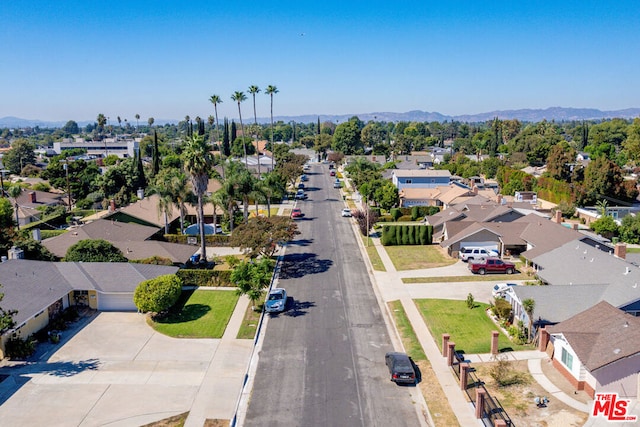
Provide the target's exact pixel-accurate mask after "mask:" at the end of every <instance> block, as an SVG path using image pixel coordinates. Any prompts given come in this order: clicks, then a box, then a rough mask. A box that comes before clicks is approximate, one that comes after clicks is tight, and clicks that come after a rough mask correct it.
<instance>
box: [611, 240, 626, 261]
mask: <svg viewBox="0 0 640 427" xmlns="http://www.w3.org/2000/svg"><path fill="white" fill-rule="evenodd" d="M613 255H615V256H616V257H618V258H620V259H626V258H627V244H626V243H616V245H615V246H614V247H613Z"/></svg>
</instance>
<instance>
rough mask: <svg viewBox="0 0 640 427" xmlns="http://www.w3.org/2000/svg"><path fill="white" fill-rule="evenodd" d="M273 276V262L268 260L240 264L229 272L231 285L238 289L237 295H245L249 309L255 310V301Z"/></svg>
mask: <svg viewBox="0 0 640 427" xmlns="http://www.w3.org/2000/svg"><path fill="white" fill-rule="evenodd" d="M272 276H273V262H272V261H271V260H270V259H269V258H262V259H260V260H257V261H256V260H251V261H245V262H241V263H239V264H238V265H236V267H235V268H234V269H233V271H232V272H231V283H233V284H235V285H236V286H237V287H238V289H237V290H236V292H237V293H238V295H246V296H247V297H249V300H250V301H251V308H252V309H253V310H255V309H256V301H258V300H259V299H260V297H262V294H263V292H264V289H266V288H267V286H269V283H270V282H271V277H272Z"/></svg>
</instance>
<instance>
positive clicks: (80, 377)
mask: <svg viewBox="0 0 640 427" xmlns="http://www.w3.org/2000/svg"><path fill="white" fill-rule="evenodd" d="M224 341H225V339H224V338H223V339H174V338H169V337H166V336H164V335H161V334H158V333H156V332H154V331H153V330H152V329H151V328H150V327H149V326H147V325H146V323H145V319H144V316H143V315H141V314H137V313H99V314H98V315H97V316H96V317H95V318H94V319H93V320H92V321H91V322H90V323H88V324H87V325H86V326H85V327H84V328H82V329H81V330H80V331H78V332H77V333H76V334H75V335H73V336H72V337H70V339H69V340H68V341H67V342H66V343H64V345H63V346H62V347H60V348H59V349H57V351H55V352H54V353H52V354H51V355H50V356H48V355H45V357H43V358H42V359H40V360H39V361H38V362H36V363H31V364H21V365H16V366H13V367H6V366H5V367H3V368H2V369H1V370H0V373H2V374H9V375H10V377H9V378H7V379H5V380H4V381H3V382H2V383H0V396H2V405H1V406H0V425H6V426H9V425H14V426H19V425H22V426H27V425H29V426H31V425H33V426H36V425H48V426H140V425H143V424H146V423H150V422H153V421H157V420H160V419H162V418H165V417H169V416H173V415H177V414H180V413H183V412H187V411H191V412H192V414H191V415H194V414H193V412H194V409H195V412H196V414H195V415H196V416H197V417H199V418H201V420H202V422H204V419H205V418H215V417H220V418H226V419H229V418H230V416H231V415H232V414H233V410H234V408H235V403H236V400H237V396H238V393H239V390H240V388H241V384H242V378H243V376H244V373H245V370H246V366H247V361H248V358H249V355H250V349H251V344H252V341H251V340H235V339H234V340H229V341H228V342H227V343H226V344H225V343H224ZM229 352H232V354H234V357H231V358H230V357H229ZM217 382H219V384H217ZM203 384H204V385H206V387H202V386H203ZM217 386H219V387H217ZM230 386H232V388H233V389H234V390H235V392H233V391H234V390H229V388H230ZM225 392H226V393H225ZM203 394H206V396H204V395H203ZM222 396H224V397H222ZM198 402H209V403H205V404H204V405H202V404H199V403H198ZM191 415H190V418H191ZM199 421H200V420H198V422H196V423H195V424H196V425H198V424H199V425H202V423H201V422H199Z"/></svg>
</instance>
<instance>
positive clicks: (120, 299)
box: [98, 293, 137, 311]
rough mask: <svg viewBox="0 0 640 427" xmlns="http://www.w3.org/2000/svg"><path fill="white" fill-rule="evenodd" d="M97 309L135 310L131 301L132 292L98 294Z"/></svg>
mask: <svg viewBox="0 0 640 427" xmlns="http://www.w3.org/2000/svg"><path fill="white" fill-rule="evenodd" d="M98 298H99V300H98V310H101V311H137V309H136V306H135V304H134V303H133V294H131V293H118V294H102V293H101V294H98Z"/></svg>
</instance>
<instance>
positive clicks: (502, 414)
mask: <svg viewBox="0 0 640 427" xmlns="http://www.w3.org/2000/svg"><path fill="white" fill-rule="evenodd" d="M498 336H499V333H498V332H497V331H493V332H492V337H491V353H492V354H494V355H496V356H497V354H498ZM442 356H443V357H445V358H446V359H447V365H449V366H450V367H451V370H452V371H453V373H454V374H455V375H456V377H458V379H459V380H460V389H461V390H462V391H464V392H465V393H466V394H467V397H468V398H469V400H470V401H471V403H472V404H473V406H474V407H475V416H476V418H477V419H479V420H482V421H483V424H484V425H490V426H492V427H515V424H513V421H512V420H511V418H510V417H509V414H507V412H506V411H505V410H504V408H503V407H502V404H500V402H499V401H498V399H497V398H495V397H491V395H490V394H489V391H488V390H487V389H486V388H485V386H484V382H483V381H482V380H481V379H480V378H478V376H477V375H476V374H475V372H473V369H472V368H471V364H470V363H468V362H467V361H465V359H464V354H462V353H458V352H457V351H456V345H455V343H454V342H452V341H450V335H449V334H442Z"/></svg>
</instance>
